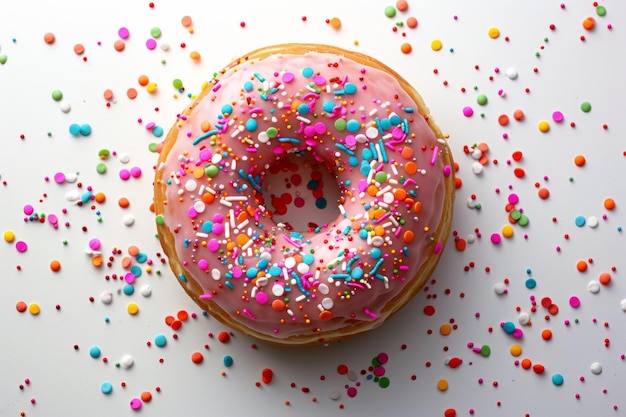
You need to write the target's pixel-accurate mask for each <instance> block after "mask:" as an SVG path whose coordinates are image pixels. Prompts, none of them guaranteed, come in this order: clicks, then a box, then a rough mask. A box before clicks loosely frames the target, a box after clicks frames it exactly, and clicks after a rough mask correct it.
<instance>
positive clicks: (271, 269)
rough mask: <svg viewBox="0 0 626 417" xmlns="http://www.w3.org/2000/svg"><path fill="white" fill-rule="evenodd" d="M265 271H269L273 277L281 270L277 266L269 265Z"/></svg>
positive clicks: (278, 274) (277, 275)
mask: <svg viewBox="0 0 626 417" xmlns="http://www.w3.org/2000/svg"><path fill="white" fill-rule="evenodd" d="M267 272H269V274H270V275H271V276H273V277H279V276H280V273H281V272H282V270H281V269H280V268H279V267H277V266H270V269H269V271H267Z"/></svg>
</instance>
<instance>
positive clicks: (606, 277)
mask: <svg viewBox="0 0 626 417" xmlns="http://www.w3.org/2000/svg"><path fill="white" fill-rule="evenodd" d="M598 281H600V284H602V285H609V283H610V282H611V274H609V273H608V272H603V273H601V274H600V276H599V277H598Z"/></svg>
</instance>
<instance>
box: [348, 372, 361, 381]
mask: <svg viewBox="0 0 626 417" xmlns="http://www.w3.org/2000/svg"><path fill="white" fill-rule="evenodd" d="M346 376H347V377H348V379H349V380H350V381H356V380H357V378H358V377H357V375H356V372H354V371H352V370H350V371H348V374H347V375H346Z"/></svg>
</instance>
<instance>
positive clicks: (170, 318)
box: [165, 316, 176, 326]
mask: <svg viewBox="0 0 626 417" xmlns="http://www.w3.org/2000/svg"><path fill="white" fill-rule="evenodd" d="M175 320H176V319H175V318H174V316H165V324H167V325H168V326H171V325H172V323H174V321H175Z"/></svg>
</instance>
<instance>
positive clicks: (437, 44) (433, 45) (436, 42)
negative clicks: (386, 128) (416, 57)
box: [430, 39, 443, 51]
mask: <svg viewBox="0 0 626 417" xmlns="http://www.w3.org/2000/svg"><path fill="white" fill-rule="evenodd" d="M430 47H431V48H433V51H438V50H440V49H441V48H442V47H443V43H441V41H440V40H439V39H435V40H434V41H432V42H431V43H430Z"/></svg>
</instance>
